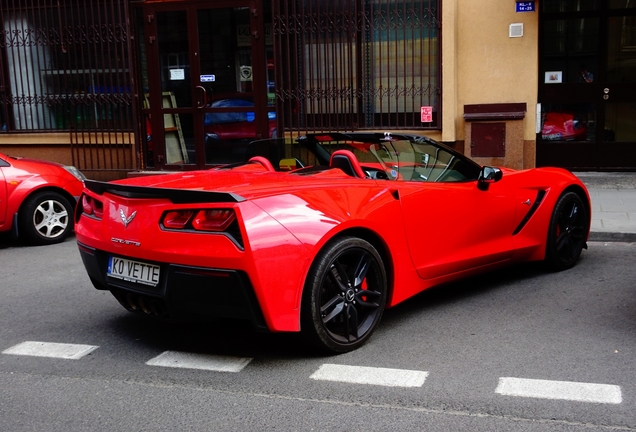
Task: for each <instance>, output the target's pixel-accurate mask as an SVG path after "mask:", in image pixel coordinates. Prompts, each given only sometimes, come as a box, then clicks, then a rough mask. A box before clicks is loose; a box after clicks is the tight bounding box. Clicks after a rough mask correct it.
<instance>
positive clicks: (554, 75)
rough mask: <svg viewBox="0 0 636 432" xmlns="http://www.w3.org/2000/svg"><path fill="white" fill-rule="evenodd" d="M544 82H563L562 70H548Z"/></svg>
mask: <svg viewBox="0 0 636 432" xmlns="http://www.w3.org/2000/svg"><path fill="white" fill-rule="evenodd" d="M543 82H544V83H545V84H561V83H562V82H563V72H562V71H551V72H546V73H545V78H544V81H543Z"/></svg>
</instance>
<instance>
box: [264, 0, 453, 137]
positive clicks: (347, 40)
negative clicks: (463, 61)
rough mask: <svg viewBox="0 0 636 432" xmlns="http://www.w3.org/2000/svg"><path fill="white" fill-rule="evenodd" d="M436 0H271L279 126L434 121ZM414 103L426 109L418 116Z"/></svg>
mask: <svg viewBox="0 0 636 432" xmlns="http://www.w3.org/2000/svg"><path fill="white" fill-rule="evenodd" d="M439 6H440V0H334V1H324V0H274V4H273V17H272V21H273V33H274V49H275V60H276V68H275V69H276V78H277V87H276V99H277V107H278V116H279V119H280V121H281V122H282V126H283V127H284V129H286V130H298V131H301V130H303V131H304V130H308V131H320V130H357V129H387V128H390V129H438V128H440V127H441V115H440V114H441V98H440V96H441V73H440V70H441V59H440V33H441V23H440V17H439V13H440V12H439V10H440V8H439ZM422 108H426V109H427V110H432V113H433V115H432V119H430V120H431V121H425V122H423V121H422V120H423V117H422V115H421V112H422Z"/></svg>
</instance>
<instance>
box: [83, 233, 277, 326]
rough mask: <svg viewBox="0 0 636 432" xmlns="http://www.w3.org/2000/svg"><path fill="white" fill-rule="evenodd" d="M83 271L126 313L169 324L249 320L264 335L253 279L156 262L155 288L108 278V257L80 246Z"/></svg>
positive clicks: (236, 273)
mask: <svg viewBox="0 0 636 432" xmlns="http://www.w3.org/2000/svg"><path fill="white" fill-rule="evenodd" d="M78 247H79V251H80V255H81V257H82V261H83V262H84V267H85V268H86V271H87V273H88V275H89V277H90V279H91V282H92V283H93V285H94V286H95V288H97V289H99V290H109V291H111V292H112V293H113V295H114V296H115V297H116V298H117V300H118V301H119V302H120V303H121V304H122V306H124V307H125V308H126V309H128V310H130V311H133V312H139V313H142V314H147V315H154V316H157V317H159V318H162V319H166V320H170V321H201V320H203V321H204V320H209V319H213V318H237V319H243V320H249V321H251V322H252V324H253V325H254V327H255V328H256V329H257V330H260V331H267V330H268V328H267V325H266V324H265V319H264V317H263V313H262V311H261V308H260V305H259V303H258V300H257V298H256V295H255V294H254V289H253V287H252V284H251V283H250V280H249V278H248V277H247V275H246V274H245V272H243V271H238V270H228V269H214V268H202V267H192V266H184V265H177V264H170V263H160V262H155V263H153V264H156V265H159V266H160V268H161V275H160V278H159V283H158V284H157V286H154V287H153V286H146V285H142V284H138V283H134V282H128V281H124V280H120V279H115V278H112V277H109V276H107V267H108V258H109V255H110V254H109V253H107V252H104V251H101V250H98V249H95V248H92V247H90V246H86V245H84V244H82V243H79V242H78Z"/></svg>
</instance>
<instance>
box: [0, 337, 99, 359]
mask: <svg viewBox="0 0 636 432" xmlns="http://www.w3.org/2000/svg"><path fill="white" fill-rule="evenodd" d="M97 348H99V347H98V346H95V345H80V344H63V343H53V342H34V341H26V342H22V343H20V344H17V345H14V346H12V347H11V348H7V349H6V350H4V351H2V354H12V355H24V356H33V357H52V358H61V359H67V360H79V359H81V358H82V357H84V356H85V355H88V354H90V353H92V352H93V351H95V350H96V349H97Z"/></svg>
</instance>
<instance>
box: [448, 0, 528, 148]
mask: <svg viewBox="0 0 636 432" xmlns="http://www.w3.org/2000/svg"><path fill="white" fill-rule="evenodd" d="M515 6H516V5H515V1H514V0H442V38H443V39H442V79H443V81H442V89H443V90H442V92H443V94H442V97H443V99H442V103H443V108H442V109H443V118H442V122H443V123H442V124H443V131H442V141H446V142H452V141H461V140H464V139H465V136H464V135H465V133H464V130H465V127H464V126H465V125H464V120H463V114H464V105H471V104H487V103H518V102H525V103H526V104H527V107H528V111H527V113H526V117H525V119H524V120H523V122H524V128H523V131H524V140H529V141H534V140H535V139H536V135H535V117H536V104H537V88H538V82H537V79H538V78H537V76H538V75H537V74H538V48H539V47H538V23H539V16H538V14H539V12H538V7H539V2H537V11H536V12H524V13H516V12H515ZM512 23H522V24H523V37H520V38H511V37H509V27H510V24H512Z"/></svg>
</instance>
